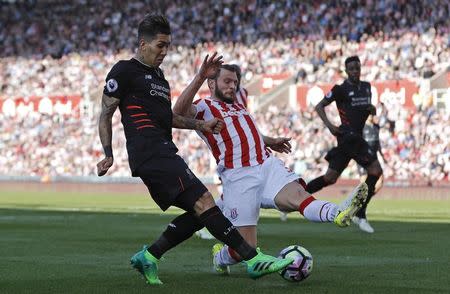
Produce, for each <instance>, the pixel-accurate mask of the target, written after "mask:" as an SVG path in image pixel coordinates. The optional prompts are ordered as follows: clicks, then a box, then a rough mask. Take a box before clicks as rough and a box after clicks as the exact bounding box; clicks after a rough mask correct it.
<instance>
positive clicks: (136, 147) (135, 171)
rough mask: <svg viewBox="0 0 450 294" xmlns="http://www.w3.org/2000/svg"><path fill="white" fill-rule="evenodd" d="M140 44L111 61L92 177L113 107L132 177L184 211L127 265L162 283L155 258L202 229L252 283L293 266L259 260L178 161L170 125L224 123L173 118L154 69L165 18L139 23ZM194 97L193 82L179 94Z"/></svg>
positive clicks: (204, 70)
mask: <svg viewBox="0 0 450 294" xmlns="http://www.w3.org/2000/svg"><path fill="white" fill-rule="evenodd" d="M138 42H139V43H138V51H137V54H136V56H135V57H134V58H131V59H129V60H121V61H119V62H117V63H116V64H115V65H114V66H113V68H112V69H111V71H110V72H109V74H108V76H107V78H106V85H105V88H104V91H103V97H102V112H101V114H100V121H99V135H100V140H101V143H102V145H103V148H104V151H105V158H104V159H103V160H102V161H100V162H99V163H98V164H97V169H98V175H99V176H102V175H104V174H105V173H106V172H107V171H108V169H109V168H110V167H111V166H112V164H113V153H112V148H111V141H112V126H111V118H112V115H113V113H114V111H115V110H116V108H117V107H119V109H120V113H121V115H122V124H123V126H124V131H125V136H126V139H127V144H126V145H127V151H128V160H129V164H130V169H131V172H132V175H133V176H135V177H140V178H141V179H142V181H143V182H144V183H145V185H146V186H147V187H148V190H149V192H150V194H151V196H152V198H153V199H154V200H155V202H156V203H157V204H158V205H159V207H160V208H161V209H162V210H166V209H167V208H168V207H170V206H172V205H173V206H176V207H179V208H181V209H183V210H185V211H186V212H185V213H184V214H182V215H180V216H178V217H177V218H175V219H174V220H173V221H172V222H171V223H170V224H169V225H168V227H167V229H166V230H165V231H164V232H163V233H162V235H161V236H160V237H159V238H158V239H157V240H156V241H155V242H154V243H153V244H152V245H151V246H144V249H143V250H142V251H139V252H137V253H136V254H135V255H134V256H133V257H132V258H131V264H132V266H133V267H134V268H135V269H137V270H138V271H139V272H140V273H141V274H142V275H143V276H144V277H145V278H146V280H147V282H148V283H149V284H161V283H162V282H161V281H160V280H159V278H158V262H159V259H160V258H161V256H162V255H163V254H164V253H165V252H167V251H168V250H169V249H171V248H173V247H175V246H177V245H178V244H180V243H181V242H183V241H185V240H187V239H188V238H189V237H191V236H192V235H193V234H194V233H195V232H196V231H197V230H199V229H201V228H203V227H206V228H207V229H208V230H209V231H210V232H211V234H213V235H214V237H216V238H217V239H219V240H221V241H222V242H224V243H226V244H228V245H229V246H230V247H231V248H233V249H234V250H236V251H237V252H239V254H240V255H241V256H243V257H245V258H244V259H245V263H246V265H247V272H248V273H249V274H250V276H251V277H252V278H258V277H261V276H263V275H265V274H268V273H272V272H276V271H278V270H280V269H282V268H284V267H286V266H287V265H288V264H290V263H292V260H286V259H277V258H275V257H272V256H269V255H265V254H263V253H261V252H260V251H257V250H256V249H255V248H253V247H251V246H250V245H249V244H248V243H246V242H245V241H244V239H243V238H242V236H241V235H240V234H239V232H238V231H237V230H236V228H235V227H234V226H233V225H232V224H231V223H230V221H229V220H228V219H227V218H226V217H225V216H224V215H223V214H222V212H221V211H220V209H219V208H218V207H217V206H216V205H215V202H214V199H213V198H212V195H211V193H210V192H209V191H208V190H207V188H206V187H205V186H204V185H203V184H202V183H201V182H200V181H199V180H198V179H197V177H196V176H195V175H194V174H193V173H192V172H191V171H190V169H189V168H188V166H187V165H186V163H185V162H184V160H183V159H182V158H181V157H179V156H178V155H177V154H176V153H177V151H178V149H177V147H176V146H175V145H174V143H173V142H172V126H173V127H177V128H186V129H196V130H200V131H207V132H208V131H209V132H218V131H220V129H221V126H222V123H223V122H221V121H218V120H211V121H208V122H202V121H199V120H193V119H188V118H184V117H181V116H179V115H176V114H173V113H172V109H171V100H170V87H169V83H168V82H167V80H166V79H165V78H164V74H163V72H162V71H161V69H160V68H159V66H160V64H161V63H162V61H163V60H164V57H165V56H166V54H167V52H168V49H169V45H170V42H171V30H170V25H169V22H168V21H167V19H166V18H165V17H163V16H161V15H147V16H146V17H145V18H144V19H143V20H142V21H141V22H140V24H139V28H138ZM221 58H222V57H221V56H220V57H216V54H214V55H213V56H211V58H208V56H206V58H205V60H204V61H203V64H202V66H201V68H200V70H199V73H198V74H197V76H196V78H195V80H196V81H197V82H198V79H203V81H204V80H205V79H207V78H209V77H210V76H212V75H213V74H215V72H216V70H217V68H218V67H219V66H220V64H221V63H222V60H221ZM197 91H198V88H196V87H195V86H193V83H191V84H190V85H189V86H188V87H187V88H186V90H185V91H184V92H183V93H182V95H195V93H196V92H197Z"/></svg>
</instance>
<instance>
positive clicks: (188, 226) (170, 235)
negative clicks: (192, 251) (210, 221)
mask: <svg viewBox="0 0 450 294" xmlns="http://www.w3.org/2000/svg"><path fill="white" fill-rule="evenodd" d="M201 228H203V225H202V224H201V222H200V220H199V219H198V218H197V217H196V216H195V215H194V214H192V213H190V212H186V213H184V214H182V215H180V216H178V217H176V218H175V219H174V220H173V221H172V222H171V223H170V224H169V225H168V226H167V229H166V230H165V231H164V232H163V233H162V234H161V236H160V237H159V239H158V240H156V242H154V243H153V244H152V245H151V246H150V247H149V248H148V249H147V250H148V252H150V253H151V254H152V255H153V256H154V257H156V258H158V259H160V258H161V256H162V255H163V254H164V253H166V252H167V251H169V250H170V249H171V248H173V247H175V246H177V245H178V244H180V243H181V242H183V241H185V240H187V239H189V238H190V237H191V236H192V235H193V234H194V233H195V232H197V231H198V230H200V229H201Z"/></svg>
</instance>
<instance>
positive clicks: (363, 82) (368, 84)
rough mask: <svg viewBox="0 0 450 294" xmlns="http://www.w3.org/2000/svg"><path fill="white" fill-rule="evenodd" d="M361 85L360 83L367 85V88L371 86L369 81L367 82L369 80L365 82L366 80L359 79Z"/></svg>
mask: <svg viewBox="0 0 450 294" xmlns="http://www.w3.org/2000/svg"><path fill="white" fill-rule="evenodd" d="M361 85H362V86H363V87H367V88H370V87H371V85H370V83H369V82H366V81H361Z"/></svg>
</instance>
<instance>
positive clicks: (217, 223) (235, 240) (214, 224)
mask: <svg viewBox="0 0 450 294" xmlns="http://www.w3.org/2000/svg"><path fill="white" fill-rule="evenodd" d="M199 218H200V222H201V223H202V224H203V225H204V226H205V227H206V228H207V229H208V231H209V232H210V233H211V234H212V235H213V236H214V237H216V239H217V240H220V241H222V242H223V243H225V244H227V245H228V246H230V248H231V249H233V250H234V251H236V252H237V253H238V254H239V255H240V256H241V257H242V259H244V260H249V259H252V258H253V257H255V256H256V254H257V253H256V250H255V248H253V247H251V246H250V245H249V244H248V243H247V242H246V241H245V240H244V238H242V236H241V234H239V231H238V230H237V229H236V228H235V227H234V226H233V225H232V224H231V222H230V221H229V220H228V219H227V218H226V217H225V216H224V215H223V213H222V211H220V209H219V208H218V207H217V206H214V207H212V208H210V209H208V210H207V211H205V212H204V213H202V214H201V215H200V217H199Z"/></svg>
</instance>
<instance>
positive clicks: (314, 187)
mask: <svg viewBox="0 0 450 294" xmlns="http://www.w3.org/2000/svg"><path fill="white" fill-rule="evenodd" d="M326 186H328V184H327V183H326V182H325V179H324V177H323V176H320V177H318V178H315V179H314V180H312V181H311V182H309V183H308V185H306V189H305V190H306V191H307V192H308V193H309V194H313V193H316V192H317V191H320V190H322V188H323V187H326Z"/></svg>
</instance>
